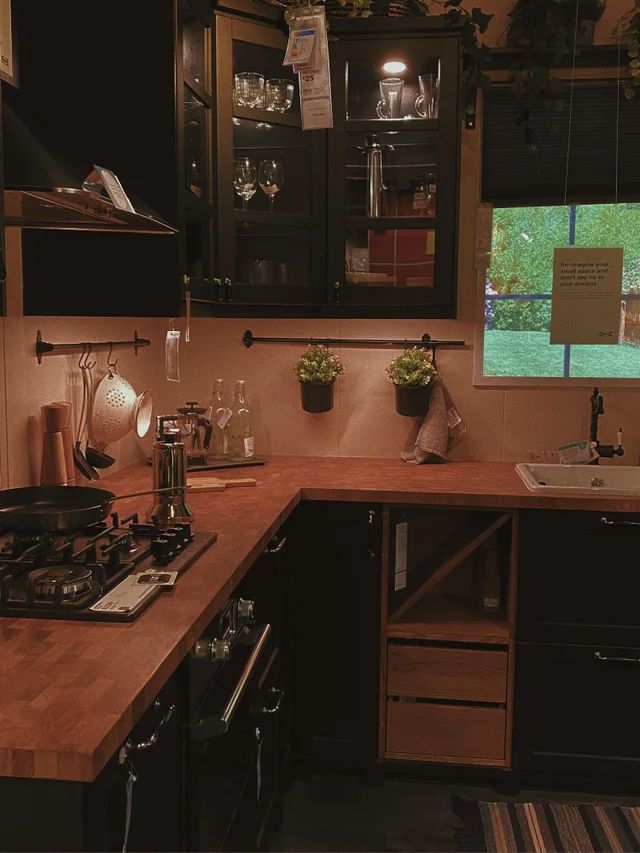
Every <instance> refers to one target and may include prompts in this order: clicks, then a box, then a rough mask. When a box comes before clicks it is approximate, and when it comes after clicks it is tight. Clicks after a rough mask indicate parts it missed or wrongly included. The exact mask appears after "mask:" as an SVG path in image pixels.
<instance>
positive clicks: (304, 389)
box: [294, 344, 344, 412]
mask: <svg viewBox="0 0 640 853" xmlns="http://www.w3.org/2000/svg"><path fill="white" fill-rule="evenodd" d="M294 370H295V372H296V376H297V377H298V381H299V382H300V401H301V403H302V408H303V409H304V410H305V412H330V411H331V409H332V408H333V386H334V383H335V381H336V379H337V377H338V376H340V374H341V373H343V372H344V365H343V364H342V362H341V361H340V359H339V358H338V356H337V355H334V354H333V353H332V352H331V351H330V350H329V348H328V347H326V346H324V345H323V344H310V345H309V346H308V347H307V348H306V350H305V351H304V352H303V353H302V355H301V356H300V358H299V359H298V361H297V362H296V365H295V368H294Z"/></svg>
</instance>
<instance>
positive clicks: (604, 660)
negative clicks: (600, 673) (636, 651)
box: [593, 651, 640, 663]
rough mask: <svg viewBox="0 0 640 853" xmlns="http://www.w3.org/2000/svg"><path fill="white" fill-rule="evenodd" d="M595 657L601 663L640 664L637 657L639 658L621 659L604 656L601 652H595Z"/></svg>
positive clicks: (621, 657)
mask: <svg viewBox="0 0 640 853" xmlns="http://www.w3.org/2000/svg"><path fill="white" fill-rule="evenodd" d="M593 656H594V658H595V659H596V660H597V661H600V662H601V663H610V662H616V663H640V657H637V658H627V657H623V656H619V657H618V656H617V655H603V654H602V652H600V651H595V652H594V653H593Z"/></svg>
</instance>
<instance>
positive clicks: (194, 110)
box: [181, 3, 214, 281]
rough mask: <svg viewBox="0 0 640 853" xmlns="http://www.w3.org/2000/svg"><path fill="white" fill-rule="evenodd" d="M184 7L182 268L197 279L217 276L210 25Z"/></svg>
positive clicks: (186, 6) (187, 6) (188, 7)
mask: <svg viewBox="0 0 640 853" xmlns="http://www.w3.org/2000/svg"><path fill="white" fill-rule="evenodd" d="M182 8H183V17H182V29H181V33H182V117H183V121H182V124H183V152H184V163H183V182H182V184H183V186H182V201H183V204H182V208H183V210H184V224H183V246H184V261H183V267H184V272H185V273H186V274H187V275H189V276H190V277H191V278H193V279H195V280H196V281H197V280H200V279H205V280H209V279H211V277H212V275H213V257H212V251H213V221H214V218H213V213H214V208H213V202H212V189H213V187H212V135H213V120H212V112H213V97H212V85H211V84H212V79H211V28H210V26H208V25H207V22H205V21H204V20H203V19H202V18H201V17H200V16H199V15H198V13H197V12H196V11H195V10H192V8H191V6H190V4H189V3H184V4H183V7H182Z"/></svg>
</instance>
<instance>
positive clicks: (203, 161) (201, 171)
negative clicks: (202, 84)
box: [184, 86, 207, 198]
mask: <svg viewBox="0 0 640 853" xmlns="http://www.w3.org/2000/svg"><path fill="white" fill-rule="evenodd" d="M206 129H207V107H206V106H205V105H204V104H203V103H202V101H201V100H200V99H199V98H198V97H197V96H196V95H195V94H194V93H193V92H192V91H191V89H190V88H189V87H188V86H185V87H184V152H185V164H184V168H185V185H186V187H187V189H188V190H189V192H191V193H193V195H194V196H196V198H203V197H204V194H205V193H204V188H205V187H206V185H207V184H206V180H207V175H206V172H207V145H206V138H207V136H206Z"/></svg>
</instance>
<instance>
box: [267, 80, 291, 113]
mask: <svg viewBox="0 0 640 853" xmlns="http://www.w3.org/2000/svg"><path fill="white" fill-rule="evenodd" d="M264 100H265V106H266V108H267V109H268V110H269V111H270V112H276V113H286V111H287V110H288V109H290V108H291V104H292V103H293V83H292V82H291V81H290V80H267V82H266V83H265V84H264Z"/></svg>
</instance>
